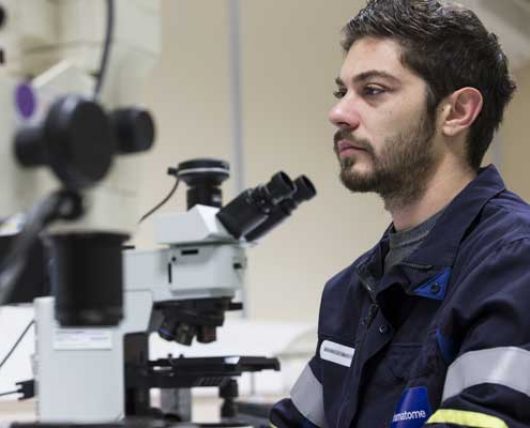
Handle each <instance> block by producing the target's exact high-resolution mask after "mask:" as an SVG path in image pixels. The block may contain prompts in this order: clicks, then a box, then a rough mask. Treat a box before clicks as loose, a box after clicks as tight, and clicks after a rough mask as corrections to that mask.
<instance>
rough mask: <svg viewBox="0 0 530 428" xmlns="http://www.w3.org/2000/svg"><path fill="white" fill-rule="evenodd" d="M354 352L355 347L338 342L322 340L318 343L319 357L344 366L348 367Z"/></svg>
mask: <svg viewBox="0 0 530 428" xmlns="http://www.w3.org/2000/svg"><path fill="white" fill-rule="evenodd" d="M354 354H355V348H350V347H349V346H344V345H341V344H340V343H335V342H332V341H331V340H324V341H323V342H322V344H321V345H320V358H321V359H323V360H325V361H331V362H332V363H335V364H340V365H341V366H344V367H350V366H351V362H352V360H353V355H354Z"/></svg>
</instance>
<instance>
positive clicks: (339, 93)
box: [333, 89, 346, 99]
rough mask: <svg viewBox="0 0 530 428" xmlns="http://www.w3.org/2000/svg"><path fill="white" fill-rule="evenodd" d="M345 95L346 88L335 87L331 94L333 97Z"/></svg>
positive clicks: (339, 97)
mask: <svg viewBox="0 0 530 428" xmlns="http://www.w3.org/2000/svg"><path fill="white" fill-rule="evenodd" d="M345 95H346V89H337V90H336V91H335V92H333V96H334V97H335V98H338V99H341V98H343V97H344V96H345Z"/></svg>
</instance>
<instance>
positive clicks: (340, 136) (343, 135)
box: [333, 128, 374, 154]
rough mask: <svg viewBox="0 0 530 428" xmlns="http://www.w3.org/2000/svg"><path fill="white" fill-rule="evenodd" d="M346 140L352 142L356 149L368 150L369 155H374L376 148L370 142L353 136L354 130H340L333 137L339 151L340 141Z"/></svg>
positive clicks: (335, 146)
mask: <svg viewBox="0 0 530 428" xmlns="http://www.w3.org/2000/svg"><path fill="white" fill-rule="evenodd" d="M342 140H346V141H349V142H351V143H352V144H353V145H355V146H356V147H358V148H360V149H363V150H366V151H367V152H368V153H371V154H374V148H373V147H372V145H371V144H370V142H369V141H368V140H366V139H357V138H354V137H353V135H352V130H351V129H348V128H343V129H339V130H338V131H337V132H335V135H334V136H333V146H334V148H335V150H337V144H338V143H339V141H342Z"/></svg>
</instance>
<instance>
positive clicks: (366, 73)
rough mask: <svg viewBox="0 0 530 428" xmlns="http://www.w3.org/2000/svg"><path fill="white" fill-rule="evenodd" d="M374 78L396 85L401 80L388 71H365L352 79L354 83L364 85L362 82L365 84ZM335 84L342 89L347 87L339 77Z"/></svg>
mask: <svg viewBox="0 0 530 428" xmlns="http://www.w3.org/2000/svg"><path fill="white" fill-rule="evenodd" d="M374 77H379V78H381V79H387V80H391V81H392V82H394V83H399V79H398V78H397V77H395V76H393V75H392V74H390V73H387V72H386V71H382V70H369V71H364V72H362V73H359V74H357V75H356V76H354V77H353V79H352V82H353V83H362V82H364V81H366V80H369V79H372V78H374ZM335 83H336V84H337V86H340V87H344V86H346V85H345V84H344V81H343V80H342V79H341V78H340V77H337V78H336V79H335Z"/></svg>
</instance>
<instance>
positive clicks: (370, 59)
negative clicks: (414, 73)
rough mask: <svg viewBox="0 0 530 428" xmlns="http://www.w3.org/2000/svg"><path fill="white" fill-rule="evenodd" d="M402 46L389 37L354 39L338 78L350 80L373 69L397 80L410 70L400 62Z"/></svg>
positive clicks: (404, 76)
mask: <svg viewBox="0 0 530 428" xmlns="http://www.w3.org/2000/svg"><path fill="white" fill-rule="evenodd" d="M401 54H402V47H401V46H400V45H399V44H398V43H397V42H396V41H394V40H391V39H376V38H372V37H366V38H363V39H361V40H358V41H356V42H355V43H354V44H353V45H352V46H351V48H350V49H349V51H348V53H347V54H346V58H345V60H344V63H343V64H342V67H341V71H340V76H339V78H340V80H342V81H345V80H352V79H354V78H356V77H358V76H361V75H363V74H366V73H369V72H371V71H373V70H377V71H380V72H381V74H382V75H383V74H386V75H388V76H393V77H394V78H396V79H398V80H402V79H404V78H406V75H407V74H410V73H411V72H410V71H409V70H407V68H405V67H404V65H403V64H402V63H401Z"/></svg>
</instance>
